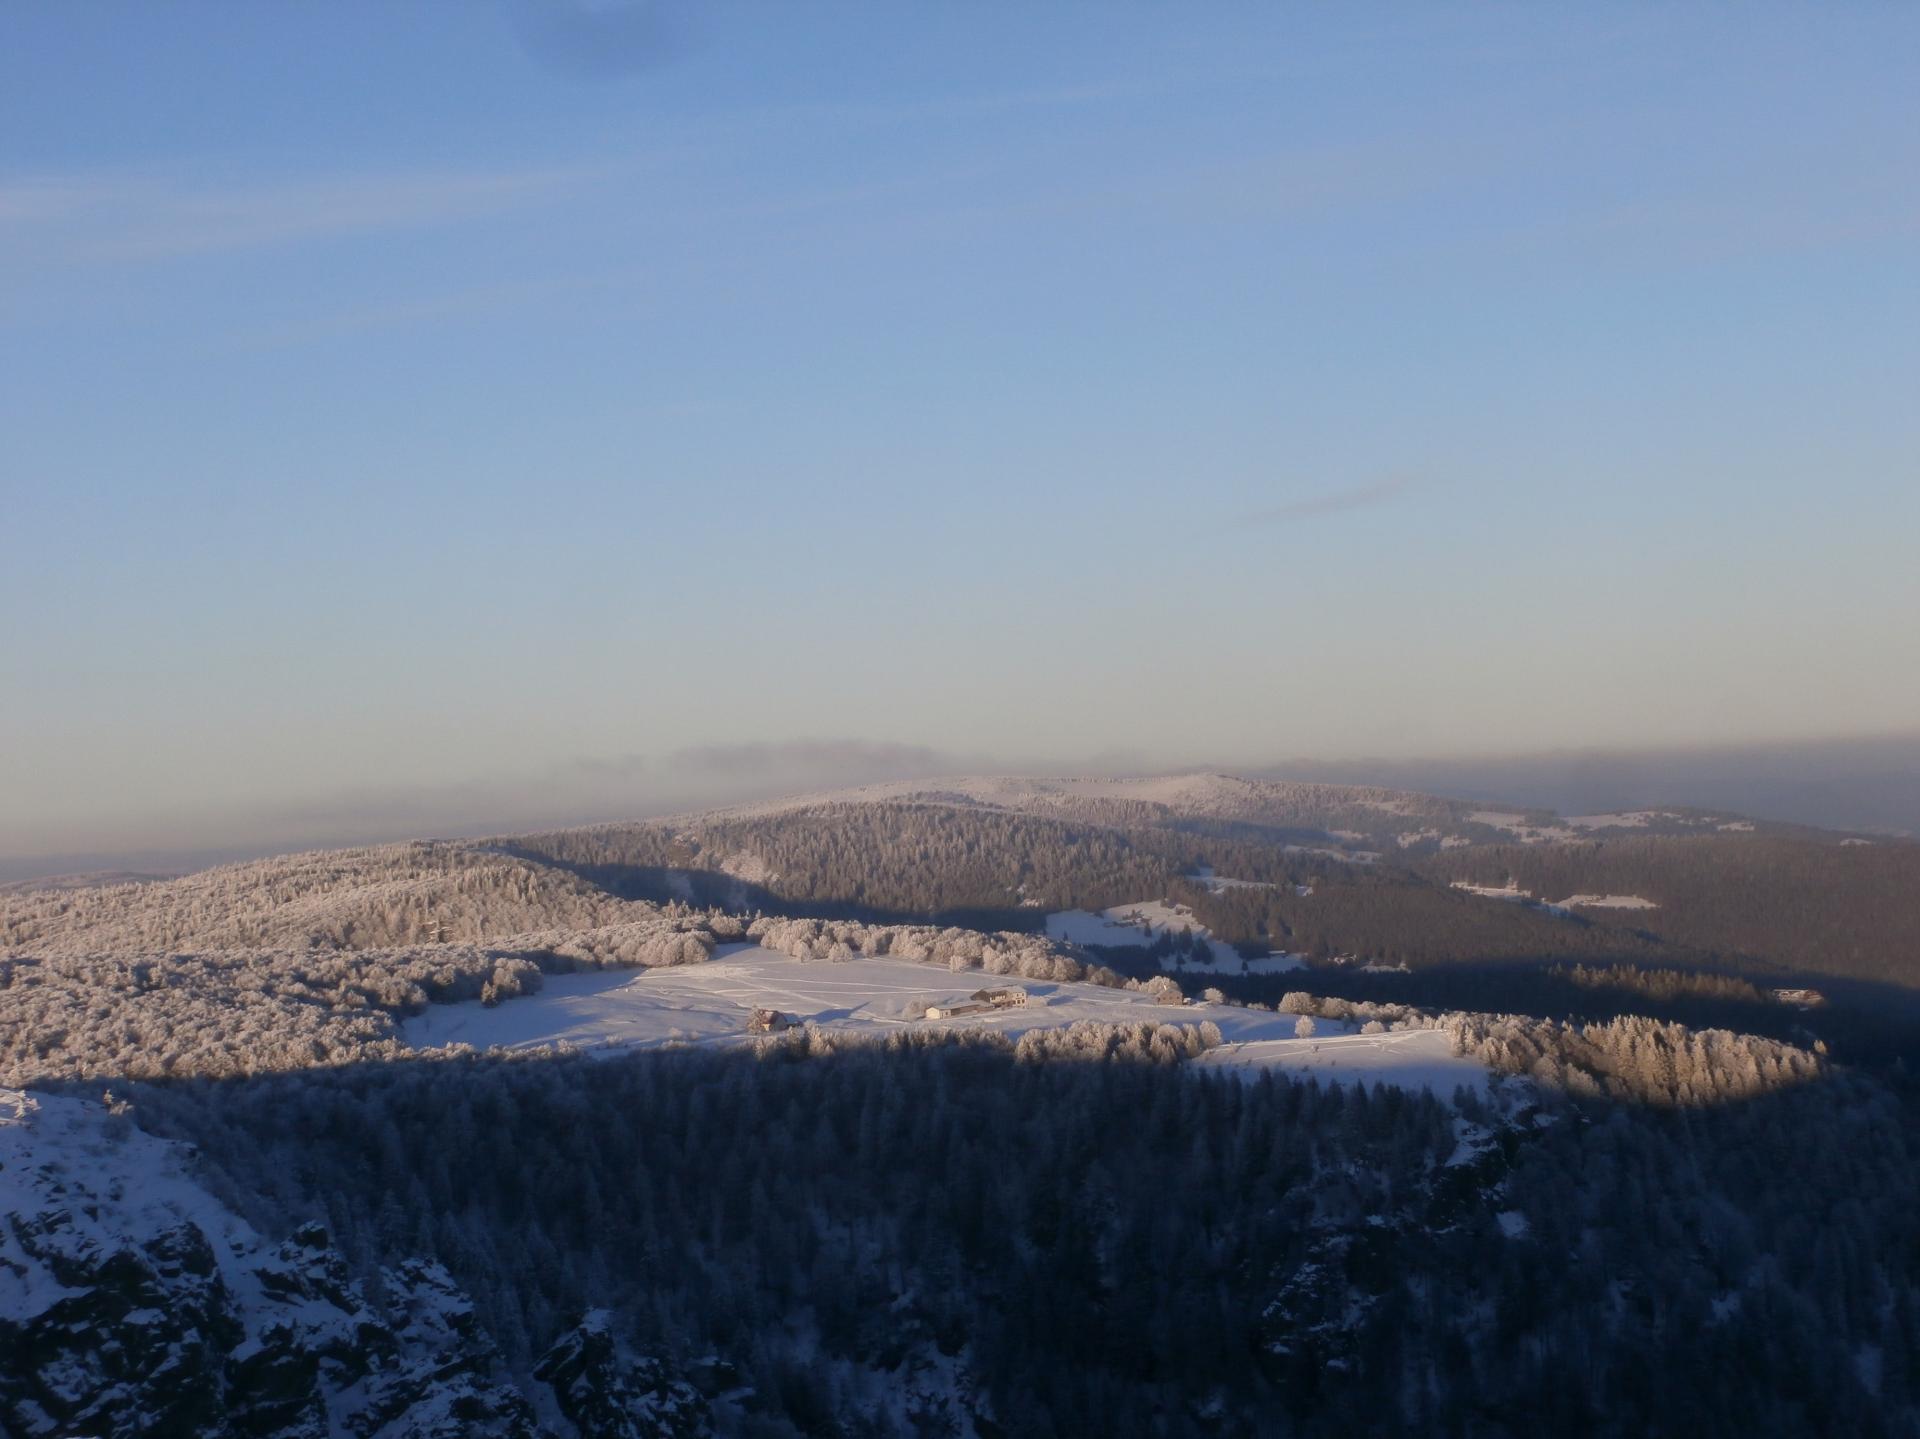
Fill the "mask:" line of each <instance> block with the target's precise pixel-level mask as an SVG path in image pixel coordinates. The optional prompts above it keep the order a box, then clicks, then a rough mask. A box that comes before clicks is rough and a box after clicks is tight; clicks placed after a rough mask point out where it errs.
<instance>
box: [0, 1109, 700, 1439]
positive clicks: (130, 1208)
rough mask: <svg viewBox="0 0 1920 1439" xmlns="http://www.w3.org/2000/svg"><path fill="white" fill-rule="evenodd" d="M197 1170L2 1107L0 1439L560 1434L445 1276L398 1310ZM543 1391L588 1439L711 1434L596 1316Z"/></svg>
mask: <svg viewBox="0 0 1920 1439" xmlns="http://www.w3.org/2000/svg"><path fill="white" fill-rule="evenodd" d="M186 1157H187V1156H186V1154H185V1153H184V1151H183V1150H182V1148H181V1147H180V1146H178V1145H175V1144H171V1143H167V1142H165V1141H162V1140H158V1139H154V1138H152V1137H150V1136H148V1135H144V1134H141V1133H140V1132H139V1131H138V1130H136V1129H134V1128H133V1126H132V1125H131V1123H130V1122H129V1121H128V1120H127V1119H126V1118H124V1117H123V1116H118V1115H114V1114H112V1113H110V1112H108V1111H107V1110H106V1109H104V1108H103V1107H101V1106H99V1105H94V1104H89V1103H85V1102H82V1101H79V1100H73V1099H63V1098H56V1097H53V1096H49V1095H37V1094H26V1093H21V1092H19V1091H0V1433H5V1434H8V1435H19V1436H22V1439H26V1436H49V1439H52V1436H79V1435H88V1436H101V1439H105V1436H114V1439H119V1436H129V1439H131V1436H134V1435H140V1436H157V1435H182V1436H185V1435H194V1436H210V1439H226V1436H231V1439H240V1436H287V1439H295V1436H298V1439H307V1436H312V1439H330V1436H336V1435H352V1436H355V1439H375V1436H379V1439H402V1436H406V1439H439V1436H445V1439H456V1436H493V1439H537V1436H541V1435H543V1434H545V1433H546V1432H547V1431H546V1430H545V1429H543V1428H542V1426H541V1425H540V1424H539V1423H538V1422H537V1419H536V1412H535V1408H534V1405H533V1404H532V1403H530V1402H529V1399H528V1397H527V1395H526V1394H524V1393H523V1392H522V1391H521V1390H520V1389H519V1388H518V1387H517V1386H516V1385H515V1384H514V1383H513V1382H512V1381H511V1380H510V1379H509V1378H508V1377H507V1376H506V1375H505V1374H504V1372H503V1371H502V1368H501V1365H500V1361H499V1356H498V1354H497V1352H496V1350H495V1346H494V1344H493V1342H492V1340H491V1339H490V1338H489V1337H488V1336H487V1334H486V1333H485V1332H483V1330H482V1329H481V1328H480V1326H479V1324H478V1323H477V1322H476V1319H475V1316H474V1312H473V1306H472V1304H471V1303H470V1302H469V1301H468V1299H467V1298H466V1296H465V1295H463V1294H462V1293H461V1292H460V1291H459V1289H458V1288H457V1287H456V1286H455V1284H454V1283H453V1281H452V1279H451V1278H450V1277H449V1276H448V1274H447V1272H446V1271H445V1270H444V1269H443V1268H441V1267H440V1266H439V1265H438V1264H433V1263H427V1262H423V1261H418V1260H409V1261H406V1262H403V1263H401V1264H399V1265H397V1266H395V1267H394V1268H392V1269H389V1270H387V1271H385V1273H384V1274H383V1275H382V1282H381V1284H380V1285H379V1286H378V1288H379V1289H380V1290H381V1291H382V1293H381V1296H380V1298H379V1299H378V1300H376V1299H374V1298H373V1297H372V1296H370V1295H369V1294H368V1293H367V1291H366V1289H365V1288H364V1287H363V1286H361V1285H360V1284H358V1283H356V1282H355V1281H354V1280H352V1279H351V1278H350V1277H349V1275H348V1272H347V1266H346V1264H345V1262H344V1261H343V1260H342V1258H341V1256H340V1255H339V1254H338V1253H337V1252H336V1251H335V1250H334V1249H332V1248H331V1247H330V1246H329V1244H328V1240H327V1235H326V1232H325V1231H324V1230H323V1229H321V1228H320V1227H319V1226H317V1225H309V1226H307V1227H306V1228H303V1229H301V1230H298V1231H297V1232H296V1233H294V1234H293V1235H292V1237H290V1238H289V1239H287V1240H286V1241H285V1242H284V1243H281V1244H277V1245H275V1244H270V1243H268V1242H267V1241H265V1240H263V1239H262V1238H261V1236H260V1235H259V1234H258V1233H256V1232H255V1231H254V1230H253V1229H252V1228H251V1227H250V1226H249V1225H247V1224H246V1223H245V1222H243V1221H242V1220H241V1219H239V1218H238V1217H237V1216H236V1215H234V1214H233V1213H232V1212H231V1211H229V1210H227V1209H226V1208H224V1207H223V1206H222V1205H220V1204H219V1202H218V1201H216V1200H215V1199H214V1198H213V1196H211V1195H210V1194H208V1193H207V1192H206V1191H205V1190H204V1189H202V1188H201V1187H200V1186H199V1185H198V1184H197V1183H195V1182H194V1180H193V1179H192V1178H191V1177H190V1176H189V1175H188V1172H187V1170H186V1167H185V1160H186ZM541 1371H542V1377H543V1378H545V1377H547V1375H549V1374H551V1376H552V1379H553V1381H554V1382H553V1389H554V1393H553V1394H552V1395H551V1396H548V1395H547V1394H546V1393H545V1392H544V1387H543V1386H538V1385H536V1386H534V1387H535V1388H536V1389H541V1390H542V1392H541V1393H539V1394H538V1395H537V1397H538V1398H539V1399H541V1400H542V1401H547V1400H548V1399H549V1397H551V1400H552V1401H553V1402H552V1403H551V1405H550V1411H549V1412H553V1411H557V1414H558V1415H564V1416H565V1419H566V1420H568V1421H572V1423H573V1424H575V1425H576V1426H578V1428H579V1429H580V1431H581V1432H582V1433H592V1434H598V1433H606V1434H629V1433H632V1434H640V1433H655V1432H670V1433H675V1434H691V1433H696V1432H699V1431H700V1430H702V1429H703V1428H704V1427H705V1405H704V1401H702V1400H701V1399H700V1397H699V1396H698V1395H697V1394H696V1393H694V1392H693V1391H692V1390H691V1389H689V1388H688V1387H687V1386H686V1385H684V1384H679V1383H677V1382H675V1381H672V1380H670V1379H668V1378H667V1377H666V1376H665V1375H664V1374H662V1373H660V1372H659V1366H658V1365H657V1364H656V1363H654V1362H653V1361H651V1360H643V1359H635V1358H632V1357H631V1356H625V1355H620V1354H617V1353H616V1352H615V1349H614V1346H613V1344H612V1340H611V1338H610V1337H609V1336H607V1335H606V1334H605V1333H604V1330H603V1328H602V1326H599V1325H596V1324H595V1323H593V1322H592V1318H591V1317H590V1319H589V1322H588V1323H587V1324H584V1325H582V1327H581V1329H580V1331H579V1332H577V1333H573V1334H568V1335H566V1336H563V1337H562V1339H561V1340H560V1342H559V1343H558V1344H557V1345H556V1346H555V1348H554V1351H553V1353H552V1354H551V1355H550V1356H549V1357H548V1359H546V1360H543V1361H542V1365H541ZM628 1401H636V1402H635V1403H634V1405H633V1406H632V1407H636V1408H638V1409H639V1410H640V1413H639V1414H637V1415H634V1416H632V1417H633V1419H634V1422H632V1423H630V1424H629V1425H628V1426H627V1427H624V1428H623V1427H620V1426H619V1425H618V1424H616V1423H614V1422H613V1420H614V1419H615V1418H617V1417H624V1411H626V1410H627V1409H628V1408H629V1403H628ZM641 1401H643V1402H641Z"/></svg>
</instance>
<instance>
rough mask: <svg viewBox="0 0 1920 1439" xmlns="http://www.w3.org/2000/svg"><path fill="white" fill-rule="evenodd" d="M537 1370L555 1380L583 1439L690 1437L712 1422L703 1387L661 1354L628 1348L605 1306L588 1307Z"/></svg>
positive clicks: (559, 1398)
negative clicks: (669, 1366) (673, 1370)
mask: <svg viewBox="0 0 1920 1439" xmlns="http://www.w3.org/2000/svg"><path fill="white" fill-rule="evenodd" d="M533 1375H534V1378H536V1379H540V1380H543V1381H544V1382H545V1383H546V1384H548V1385H549V1386H551V1388H552V1389H553V1396H554V1400H555V1402H556V1403H557V1404H558V1405H559V1407H560V1412H561V1413H562V1414H564V1415H566V1416H567V1418H568V1420H570V1421H571V1422H572V1424H573V1426H574V1427H575V1428H576V1429H577V1430H578V1431H579V1433H580V1439H667V1436H672V1439H690V1436H693V1435H696V1434H704V1433H706V1432H707V1431H708V1428H709V1416H708V1411H707V1404H706V1401H705V1400H704V1399H703V1398H701V1396H700V1394H699V1392H698V1391H697V1390H695V1389H694V1388H693V1386H692V1385H690V1384H686V1383H683V1382H682V1381H680V1380H677V1379H675V1378H673V1377H672V1376H670V1375H669V1374H668V1373H667V1372H666V1370H665V1369H664V1368H663V1367H662V1366H661V1364H660V1362H659V1361H658V1360H657V1359H647V1358H642V1357H638V1356H636V1355H633V1354H630V1353H628V1352H627V1351H626V1348H625V1346H623V1345H622V1344H620V1342H619V1341H618V1340H617V1339H616V1338H615V1337H614V1333H613V1328H612V1324H611V1322H610V1316H609V1315H608V1314H607V1312H606V1311H605V1310H604V1309H594V1310H589V1311H588V1312H587V1314H586V1316H585V1317H584V1318H583V1319H582V1320H581V1321H580V1323H579V1325H578V1327H576V1328H574V1329H573V1330H571V1331H570V1332H568V1333H567V1334H564V1335H562V1336H561V1338H560V1340H559V1342H558V1343H556V1344H555V1345H554V1346H553V1347H552V1348H551V1349H549V1350H548V1351H547V1352H546V1353H545V1354H544V1355H542V1356H541V1358H540V1362H539V1363H538V1364H536V1365H535V1366H534V1369H533Z"/></svg>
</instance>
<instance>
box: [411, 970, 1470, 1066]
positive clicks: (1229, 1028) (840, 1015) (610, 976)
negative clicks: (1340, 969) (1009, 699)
mask: <svg viewBox="0 0 1920 1439" xmlns="http://www.w3.org/2000/svg"><path fill="white" fill-rule="evenodd" d="M1005 985H1013V986H1016V987H1018V988H1020V989H1024V990H1025V991H1026V992H1027V995H1028V1000H1027V1004H1026V1005H1025V1007H1024V1008H1019V1009H1004V1010H993V1011H989V1012H986V1013H981V1014H969V1015H963V1016H961V1017H959V1018H955V1019H947V1020H927V1019H925V1018H922V1017H921V1016H924V1015H925V1013H926V1010H927V1008H928V1007H929V1006H930V1005H935V1004H939V1003H942V1002H953V1001H964V1000H965V999H966V997H967V996H968V995H970V994H971V993H972V992H973V991H974V990H975V989H978V988H981V987H983V986H992V987H1000V986H1005ZM759 1008H764V1009H777V1010H779V1011H781V1012H782V1013H784V1014H788V1015H792V1016H793V1017H795V1018H796V1019H799V1020H801V1021H802V1022H804V1023H809V1024H814V1025H817V1026H819V1027H820V1028H822V1029H827V1030H832V1031H847V1032H853V1033H866V1034H876V1035H878V1034H886V1033H892V1032H898V1031H899V1030H900V1029H902V1028H904V1027H906V1026H909V1025H912V1026H916V1027H925V1028H948V1027H967V1028H979V1029H991V1030H997V1031H999V1032H1000V1033H1002V1034H1005V1035H1008V1036H1009V1037H1015V1036H1018V1035H1020V1034H1023V1033H1025V1032H1026V1031H1028V1030H1030V1029H1040V1028H1055V1027H1059V1026H1062V1025H1068V1024H1072V1023H1075V1022H1076V1021H1079V1020H1093V1021H1096V1022H1104V1023H1116V1022H1120V1023H1138V1022H1140V1021H1143V1020H1146V1021H1154V1020H1158V1021H1177V1022H1185V1023H1197V1022H1200V1021H1205V1020H1210V1021H1212V1022H1213V1023H1214V1024H1217V1025H1219V1026H1220V1032H1221V1035H1222V1037H1223V1038H1224V1039H1225V1040H1226V1042H1227V1044H1228V1045H1229V1046H1231V1048H1230V1049H1229V1050H1228V1051H1227V1052H1226V1054H1225V1055H1223V1056H1222V1057H1221V1058H1219V1059H1212V1060H1211V1061H1210V1062H1213V1063H1226V1064H1240V1065H1253V1066H1260V1067H1273V1068H1280V1069H1285V1070H1288V1071H1296V1070H1297V1071H1313V1072H1316V1073H1319V1074H1320V1076H1321V1077H1322V1078H1324V1079H1328V1080H1347V1081H1361V1080H1364V1081H1366V1082H1367V1083H1369V1084H1374V1083H1386V1084H1398V1085H1406V1086H1413V1085H1426V1086H1429V1087H1433V1088H1436V1089H1437V1090H1438V1092H1440V1093H1442V1094H1451V1093H1452V1092H1453V1089H1454V1087H1455V1086H1456V1085H1457V1084H1460V1083H1479V1084H1484V1083H1485V1081H1486V1078H1487V1071H1486V1070H1485V1069H1484V1068H1483V1067H1482V1066H1481V1065H1479V1064H1477V1063H1475V1062H1474V1061H1472V1060H1467V1059H1456V1058H1454V1057H1453V1056H1452V1054H1451V1051H1450V1048H1449V1041H1448V1040H1447V1038H1446V1036H1445V1035H1443V1034H1440V1033H1438V1032H1437V1031H1431V1030H1422V1031H1401V1032H1396V1033H1391V1034H1383V1035H1360V1034H1357V1033H1354V1032H1353V1030H1352V1027H1351V1026H1348V1025H1343V1024H1339V1023H1336V1022H1333V1021H1328V1020H1318V1021H1316V1022H1315V1023H1316V1028H1317V1030H1318V1033H1317V1034H1315V1035H1314V1036H1312V1037H1309V1038H1301V1037H1298V1036H1297V1035H1296V1034H1295V1028H1296V1026H1297V1025H1298V1023H1299V1020H1298V1018H1297V1017H1296V1016H1294V1015H1291V1014H1278V1013H1274V1012H1271V1011H1267V1010H1257V1009H1242V1008H1238V1007H1236V1006H1232V1005H1216V1004H1192V1005H1186V1006H1183V1007H1180V1008H1174V1007H1171V1006H1166V1005H1158V1004H1155V1003H1154V1002H1153V1001H1152V1000H1151V999H1150V998H1149V997H1148V996H1147V995H1146V994H1144V993H1142V992H1140V991H1138V990H1126V989H1105V988H1102V987H1100V986H1099V985H1093V984H1055V983H1048V982H1044V981H1039V980H1027V979H1023V980H1009V979H1006V978H1004V977H1001V976H995V975H990V974H985V973H983V972H981V971H979V970H966V971H962V972H958V973H956V972H952V971H948V970H944V969H940V968H937V967H935V966H930V965H922V964H913V963H910V962H908V961H905V960H894V959H850V960H843V961H839V962H826V961H814V962H809V963H803V962H801V961H799V960H795V959H789V958H788V957H787V956H785V955H783V954H776V953H774V952H773V951H771V950H765V949H761V948H759V947H757V946H752V945H740V946H729V947H727V948H724V949H722V950H719V951H717V952H716V953H715V956H714V958H713V959H711V960H709V961H708V962H707V963H705V964H693V965H678V966H675V967H673V968H669V969H645V970H622V971H601V972H598V973H592V974H570V975H557V976H553V977H550V978H548V980H547V981H546V984H545V986H544V987H543V988H542V989H541V991H540V993H538V994H535V995H530V996H525V997H522V998H519V999H510V1000H507V1001H506V1002H505V1003H502V1004H499V1005H496V1006H494V1007H492V1008H487V1007H486V1006H483V1005H481V1004H480V1003H479V1002H478V1001H469V1002H467V1003H463V1004H443V1005H434V1006H432V1007H431V1008H429V1009H428V1010H427V1011H426V1012H425V1013H424V1014H421V1015H418V1016H416V1017H415V1018H413V1019H410V1020H408V1021H407V1022H406V1025H405V1027H404V1031H403V1032H404V1035H405V1037H406V1040H407V1042H408V1043H409V1044H411V1045H413V1046H414V1047H416V1048H423V1049H424V1048H433V1047H436V1046H439V1045H443V1044H457V1043H465V1044H471V1045H473V1046H475V1047H476V1048H480V1049H487V1048H492V1047H494V1046H501V1047H505V1048H510V1049H537V1048H544V1047H547V1046H550V1045H557V1044H561V1043H566V1044H571V1045H576V1046H579V1047H581V1048H585V1049H599V1048H622V1049H624V1048H645V1047H657V1046H660V1045H666V1044H673V1043H684V1044H724V1043H735V1042H740V1041H743V1040H744V1039H745V1037H746V1024H747V1015H748V1013H749V1011H751V1010H753V1009H759ZM1441 1061H1446V1062H1445V1063H1442V1062H1441Z"/></svg>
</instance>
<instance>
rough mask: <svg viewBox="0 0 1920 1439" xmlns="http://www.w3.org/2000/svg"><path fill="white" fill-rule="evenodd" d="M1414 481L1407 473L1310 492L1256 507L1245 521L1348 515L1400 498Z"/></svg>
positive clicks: (1263, 522)
mask: <svg viewBox="0 0 1920 1439" xmlns="http://www.w3.org/2000/svg"><path fill="white" fill-rule="evenodd" d="M1412 484H1413V482H1412V481H1411V480H1409V479H1407V478H1406V477H1405V476H1395V477H1393V478H1391V479H1385V480H1377V481H1375V482H1374V483H1373V484H1370V485H1353V486H1350V487H1349V488H1347V489H1343V490H1326V491H1323V492H1322V493H1320V494H1317V495H1306V496H1303V497H1302V498H1300V499H1297V500H1289V501H1287V502H1286V503H1285V504H1280V505H1272V506H1269V507H1268V508H1266V509H1260V510H1254V511H1252V512H1250V513H1248V514H1245V515H1242V516H1241V523H1243V524H1249V525H1271V524H1282V523H1285V522H1288V521H1293V520H1318V519H1323V518H1325V517H1326V516H1328V515H1344V514H1346V513H1347V512H1348V511H1349V510H1364V509H1368V508H1370V507H1371V506H1374V505H1384V504H1386V503H1388V502H1389V501H1391V500H1395V499H1398V498H1399V497H1400V496H1401V495H1403V494H1405V493H1406V492H1407V490H1408V489H1409V488H1411V487H1412Z"/></svg>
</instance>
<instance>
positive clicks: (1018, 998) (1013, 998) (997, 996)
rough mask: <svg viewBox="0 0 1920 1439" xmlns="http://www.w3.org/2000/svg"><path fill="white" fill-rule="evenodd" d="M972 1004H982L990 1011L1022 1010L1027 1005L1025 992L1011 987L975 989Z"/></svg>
mask: <svg viewBox="0 0 1920 1439" xmlns="http://www.w3.org/2000/svg"><path fill="white" fill-rule="evenodd" d="M973 1002H974V1003H975V1004H984V1005H986V1006H987V1007H988V1008H990V1009H1022V1008H1024V1007H1025V1006H1026V1003H1027V992H1026V991H1025V990H1024V989H1019V988H1016V987H1015V986H1013V985H1007V986H1005V987H1003V988H1000V989H976V990H975V991H974V992H973Z"/></svg>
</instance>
